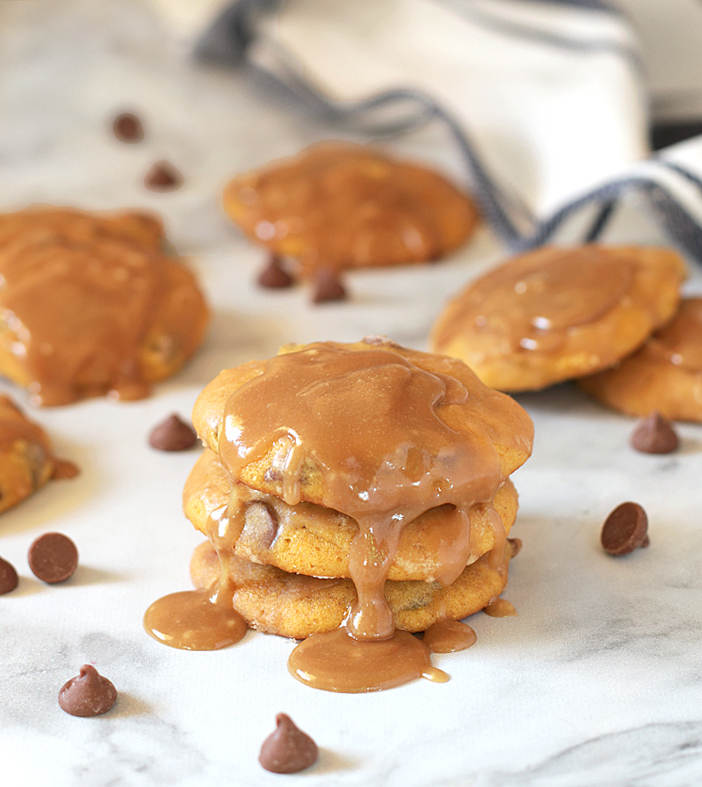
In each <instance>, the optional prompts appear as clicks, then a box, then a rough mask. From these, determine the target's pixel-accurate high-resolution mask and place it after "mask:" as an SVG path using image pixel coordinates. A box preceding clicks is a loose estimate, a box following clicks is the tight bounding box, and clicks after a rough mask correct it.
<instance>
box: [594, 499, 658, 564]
mask: <svg viewBox="0 0 702 787" xmlns="http://www.w3.org/2000/svg"><path fill="white" fill-rule="evenodd" d="M647 529H648V517H647V516H646V512H645V511H644V510H643V508H642V507H641V506H640V505H639V504H638V503H630V502H629V503H622V504H621V505H620V506H617V507H616V508H615V509H614V511H612V513H611V514H610V515H609V516H608V517H607V519H606V520H605V523H604V525H603V527H602V535H601V541H602V546H603V547H604V550H605V552H608V553H609V554H610V555H617V556H619V555H628V554H629V552H633V551H634V550H635V549H638V548H639V547H647V546H648V544H649V540H648V536H647V535H646V530H647Z"/></svg>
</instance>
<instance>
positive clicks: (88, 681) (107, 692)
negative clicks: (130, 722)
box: [58, 664, 117, 717]
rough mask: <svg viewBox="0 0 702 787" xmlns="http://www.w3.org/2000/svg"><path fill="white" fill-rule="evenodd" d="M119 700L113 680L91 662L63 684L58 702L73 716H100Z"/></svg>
mask: <svg viewBox="0 0 702 787" xmlns="http://www.w3.org/2000/svg"><path fill="white" fill-rule="evenodd" d="M116 700H117V689H116V688H115V687H114V684H113V683H112V681H109V680H107V678H103V677H102V675H100V673H99V672H98V671H97V670H96V669H95V667H92V666H91V665H90V664H84V665H83V666H82V667H81V668H80V674H78V675H76V677H75V678H71V679H70V680H69V681H68V682H67V683H65V684H64V685H63V687H62V688H61V691H59V695H58V704H59V706H60V707H61V709H62V710H65V711H66V713H70V714H71V716H84V717H87V716H99V715H100V714H101V713H107V711H108V710H110V708H111V707H112V706H113V705H114V704H115V701H116Z"/></svg>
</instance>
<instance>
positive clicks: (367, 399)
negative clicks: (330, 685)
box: [193, 338, 533, 513]
mask: <svg viewBox="0 0 702 787" xmlns="http://www.w3.org/2000/svg"><path fill="white" fill-rule="evenodd" d="M337 361H338V362H339V363H341V364H345V366H344V368H339V367H337V366H336V362H337ZM330 370H331V375H332V376H331V377H330V376H329V374H330ZM406 383H411V384H413V385H414V387H415V388H416V390H414V389H411V388H408V387H407V386H406ZM422 386H424V387H425V388H426V390H425V389H424V388H422ZM283 391H284V392H285V397H286V398H287V399H288V400H289V402H290V403H291V404H292V403H296V404H298V405H299V408H300V409H299V412H298V417H299V419H300V420H304V421H305V423H306V424H307V426H308V427H309V428H310V429H312V430H314V432H315V437H316V439H317V440H318V441H320V442H327V443H335V444H336V450H337V451H338V452H340V453H341V458H340V461H346V459H345V458H344V457H346V456H348V455H350V456H352V457H355V461H357V462H359V463H362V462H363V461H365V460H366V459H367V460H368V461H370V462H371V463H372V464H376V463H378V462H382V461H383V460H382V458H381V457H377V456H375V455H374V454H375V453H377V451H378V450H379V449H380V445H378V444H377V441H374V440H369V439H367V432H370V433H371V434H374V433H375V432H376V429H379V426H377V424H379V423H380V422H381V421H382V422H384V421H385V420H387V421H388V422H389V425H388V430H389V431H391V432H392V436H394V437H396V438H397V439H398V440H406V439H407V436H408V433H410V434H411V436H412V437H413V438H416V439H419V438H421V437H423V435H421V433H420V430H421V429H422V427H424V426H432V425H433V426H434V427H435V431H436V432H437V433H436V435H435V439H436V440H437V441H438V442H437V446H436V450H437V452H439V454H440V455H441V456H443V457H444V458H447V454H449V453H450V452H451V448H449V441H454V447H455V448H456V449H457V450H459V451H465V450H466V446H467V445H468V443H469V442H470V441H472V440H474V441H476V446H475V447H476V450H477V449H478V444H481V448H484V449H485V450H486V451H487V453H488V454H489V455H491V456H492V459H491V464H492V465H493V466H494V467H495V468H499V470H498V472H501V473H502V474H503V476H504V478H506V477H507V476H509V475H510V473H512V472H514V470H516V469H517V468H518V467H520V466H521V465H522V464H523V463H524V462H525V461H526V459H527V458H528V456H529V454H530V453H531V444H532V439H533V425H532V423H531V420H530V418H529V416H528V415H527V414H526V412H525V411H524V410H523V409H522V408H521V407H520V406H519V405H518V404H517V403H516V402H514V400H512V399H511V398H509V397H507V396H504V395H503V394H500V393H498V392H497V391H493V390H490V389H489V388H487V387H486V386H485V385H483V384H482V383H481V382H480V380H479V379H478V378H477V377H476V375H475V374H474V373H473V372H472V371H471V370H470V369H469V368H468V367H467V366H466V365H465V364H464V363H462V362H461V361H459V360H456V359H454V358H447V357H443V356H439V355H434V354H432V353H423V352H420V351H418V350H410V349H407V348H404V347H400V346H399V345H397V344H394V343H393V342H389V341H384V340H382V339H374V338H369V339H368V340H365V341H362V342H356V343H354V344H339V343H336V342H319V343H315V344H311V345H306V346H302V345H287V346H285V347H283V348H282V349H281V351H280V354H279V355H277V356H275V357H274V358H271V359H269V360H268V361H253V362H250V363H247V364H243V365H242V366H239V367H237V368H236V369H226V370H224V371H223V372H221V373H220V374H219V375H218V376H217V377H216V378H215V379H214V380H213V381H212V382H211V383H210V384H209V385H208V386H207V387H206V388H205V389H204V390H203V392H202V393H201V394H200V396H199V397H198V399H197V401H196V403H195V407H194V409H193V425H194V427H195V430H196V431H197V433H198V435H199V436H200V438H201V439H202V440H203V442H204V443H205V445H206V446H207V447H208V448H210V449H211V450H212V451H214V452H215V453H217V454H218V455H219V457H220V460H221V461H222V462H223V464H224V465H225V467H226V469H227V470H228V472H229V473H230V475H231V476H232V477H233V478H235V479H236V480H237V481H241V482H242V483H244V484H246V485H247V486H249V487H251V488H253V489H258V490H259V491H261V492H265V493H267V494H270V495H275V496H277V497H281V498H283V499H286V502H292V503H293V504H294V503H295V502H298V500H295V498H296V497H298V496H299V500H304V501H306V502H308V503H316V504H318V505H328V497H329V490H328V489H326V488H325V484H324V479H323V474H324V472H327V473H330V474H335V473H336V471H335V470H334V468H333V467H327V468H326V469H325V468H324V467H323V466H322V464H323V463H321V462H320V459H319V457H318V455H316V454H315V451H314V450H311V449H310V448H309V446H308V445H307V444H306V443H304V442H299V443H298V442H296V441H295V439H294V438H293V437H291V434H290V431H288V433H286V434H283V431H285V430H282V429H280V428H279V427H277V426H274V425H273V421H274V420H275V418H276V416H277V414H279V413H280V410H279V409H278V405H279V404H280V397H281V394H282V393H283ZM410 394H414V397H415V398H416V399H417V400H418V401H420V402H421V405H419V406H421V407H422V410H421V412H420V411H418V412H416V413H414V418H415V421H416V425H415V426H414V427H410V426H408V424H407V422H406V417H405V416H404V415H403V413H402V411H401V410H398V406H399V405H401V404H404V402H403V401H402V398H403V397H404V396H405V395H407V396H408V398H409V399H410V400H411V399H412V397H411V396H410ZM257 402H258V403H260V402H271V404H270V405H266V409H265V410H264V409H261V411H260V412H261V415H265V414H266V413H269V414H270V418H271V420H270V424H261V428H262V429H264V430H265V429H267V431H266V433H265V437H263V438H261V442H260V443H258V442H257V444H256V448H255V450H252V451H248V452H246V453H245V454H244V455H243V461H242V459H241V452H239V451H238V449H237V446H238V445H239V442H240V441H243V440H247V439H251V437H250V436H249V435H243V434H239V433H238V432H237V431H236V430H237V429H238V426H237V422H238V415H237V408H240V407H246V408H247V409H249V410H250V411H253V410H254V409H255V407H256V406H257V404H256V403H257ZM408 404H409V403H408ZM230 411H233V412H231V415H230ZM323 413H324V414H323ZM228 419H230V420H231V422H232V426H233V427H234V428H233V429H231V428H229V427H228V425H227V420H228ZM412 432H414V434H412ZM332 436H335V440H331V439H330V438H331V437H332ZM377 437H378V438H379V437H380V436H379V435H377ZM391 439H392V438H391V436H390V434H388V442H390V441H391ZM442 440H445V441H446V443H443V442H442V443H441V445H439V442H441V441H442ZM393 450H394V449H393ZM397 450H402V449H397ZM425 452H427V453H425ZM291 453H294V454H295V455H296V456H295V460H294V464H295V467H296V468H297V470H296V474H297V478H296V482H295V484H294V485H295V489H287V491H286V485H285V483H286V482H285V479H286V476H287V477H288V478H289V475H290V473H289V472H288V471H287V470H286V468H288V467H289V466H290V465H289V463H290V461H291V459H290V456H291ZM356 457H357V458H356ZM406 459H407V460H408V461H417V462H431V459H430V457H429V455H428V446H426V445H423V446H422V449H421V450H420V449H418V450H417V452H416V454H412V456H408V457H407V458H406ZM328 461H329V462H330V463H331V459H330V460H328ZM495 461H496V463H495ZM378 470H379V472H381V473H383V474H385V472H386V469H385V468H381V467H379V468H378ZM416 472H418V473H419V466H418V467H417V471H416ZM386 483H387V485H388V486H389V487H391V489H392V490H393V493H396V494H397V493H398V492H397V488H396V487H393V485H392V483H391V482H389V480H387V481H386ZM375 488H376V489H381V490H382V485H380V484H376V485H375ZM381 494H382V491H381ZM440 496H441V495H440V494H438V495H436V498H437V499H438V498H439V497H440ZM423 502H426V503H427V505H426V506H425V508H423V509H422V510H426V509H427V508H431V507H433V506H432V505H431V504H430V500H427V501H423ZM420 513H421V512H420Z"/></svg>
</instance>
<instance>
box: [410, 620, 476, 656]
mask: <svg viewBox="0 0 702 787" xmlns="http://www.w3.org/2000/svg"><path fill="white" fill-rule="evenodd" d="M477 639H478V637H477V635H476V633H475V631H473V629H472V628H471V627H470V626H468V625H467V624H466V623H461V621H460V620H450V619H448V618H444V619H442V620H437V622H436V623H434V624H433V625H431V626H429V628H428V629H427V630H426V631H425V632H424V638H423V642H424V644H425V645H426V646H427V647H428V648H429V650H430V651H431V652H432V653H454V652H455V651H457V650H465V649H466V648H470V647H471V646H472V645H475V643H476V641H477Z"/></svg>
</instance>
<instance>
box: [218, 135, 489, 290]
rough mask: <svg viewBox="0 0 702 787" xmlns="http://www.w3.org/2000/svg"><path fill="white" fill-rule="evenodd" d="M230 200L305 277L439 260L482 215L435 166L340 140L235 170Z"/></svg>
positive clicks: (237, 214)
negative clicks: (251, 168)
mask: <svg viewBox="0 0 702 787" xmlns="http://www.w3.org/2000/svg"><path fill="white" fill-rule="evenodd" d="M224 207H225V210H226V211H227V213H228V214H229V216H230V217H231V218H232V219H233V220H234V221H235V222H236V223H237V224H239V226H240V227H241V228H242V230H243V231H244V232H245V233H246V234H247V235H248V236H249V237H250V238H251V239H252V240H254V241H256V242H258V243H262V244H263V245H265V246H267V247H268V248H270V249H272V250H273V251H275V252H276V253H278V254H281V255H286V256H290V257H293V258H295V259H297V260H298V261H299V264H300V269H301V274H302V275H303V276H308V275H310V274H311V273H312V272H313V271H314V270H317V269H319V268H330V269H336V270H341V269H344V268H355V267H365V266H375V265H392V264H398V263H410V262H426V261H429V260H434V259H437V258H439V257H441V256H442V255H444V254H446V253H447V252H448V251H451V250H452V249H455V248H457V247H458V246H460V245H461V244H462V243H463V242H464V241H465V240H466V239H467V238H468V236H469V235H470V234H471V232H472V231H473V229H474V227H475V225H476V222H477V212H476V209H475V206H474V204H473V202H472V201H471V200H470V199H469V198H468V197H467V196H466V195H465V194H463V193H461V192H460V191H458V189H456V188H455V187H454V186H453V185H451V184H450V183H449V182H448V181H447V180H445V179H444V178H443V177H442V176H440V175H438V174H437V173H435V172H432V171H431V170H429V169H427V168H426V167H423V166H420V165H415V164H410V163H406V162H403V161H398V160H396V159H393V158H391V157H390V156H388V155H386V154H384V153H381V152H379V151H374V150H371V149H369V148H367V147H365V146H362V145H353V144H350V143H342V142H334V143H323V144H320V145H315V146H313V147H311V148H308V149H307V150H304V151H302V152H301V153H300V154H299V155H298V156H295V157H293V158H289V159H285V160H282V161H278V162H274V163H273V164H270V165H269V166H267V167H264V168H262V169H258V170H255V171H253V172H249V173H245V174H243V175H239V176H238V177H236V178H234V180H232V181H231V183H230V184H229V185H228V186H227V187H226V189H225V192H224Z"/></svg>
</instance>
